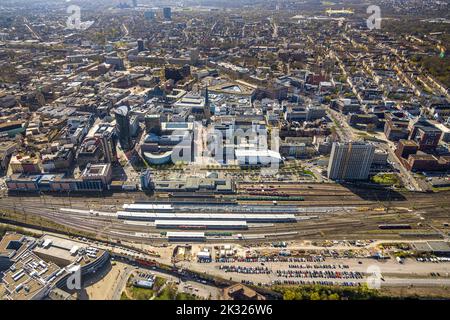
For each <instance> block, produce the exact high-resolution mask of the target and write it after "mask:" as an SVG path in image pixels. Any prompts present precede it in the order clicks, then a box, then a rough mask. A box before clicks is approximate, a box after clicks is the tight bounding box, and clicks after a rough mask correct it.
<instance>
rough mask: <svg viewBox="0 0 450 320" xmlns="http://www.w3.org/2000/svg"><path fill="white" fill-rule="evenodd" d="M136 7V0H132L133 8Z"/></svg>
mask: <svg viewBox="0 0 450 320" xmlns="http://www.w3.org/2000/svg"><path fill="white" fill-rule="evenodd" d="M136 7H137V0H133V8H136Z"/></svg>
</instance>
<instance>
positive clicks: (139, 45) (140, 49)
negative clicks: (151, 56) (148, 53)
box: [137, 39, 145, 52]
mask: <svg viewBox="0 0 450 320" xmlns="http://www.w3.org/2000/svg"><path fill="white" fill-rule="evenodd" d="M137 45H138V52H142V51H145V46H144V40H142V39H139V40H138V41H137Z"/></svg>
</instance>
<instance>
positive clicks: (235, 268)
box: [219, 266, 271, 274]
mask: <svg viewBox="0 0 450 320" xmlns="http://www.w3.org/2000/svg"><path fill="white" fill-rule="evenodd" d="M219 269H220V270H224V271H225V272H236V273H250V274H270V273H271V271H270V270H269V268H267V267H241V266H219Z"/></svg>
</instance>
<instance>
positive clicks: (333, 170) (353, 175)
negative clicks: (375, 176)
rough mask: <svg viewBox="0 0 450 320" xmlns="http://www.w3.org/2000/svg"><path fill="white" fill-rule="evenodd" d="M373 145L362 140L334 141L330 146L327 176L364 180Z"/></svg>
mask: <svg viewBox="0 0 450 320" xmlns="http://www.w3.org/2000/svg"><path fill="white" fill-rule="evenodd" d="M374 152H375V147H374V146H373V145H371V144H367V143H362V142H335V143H333V146H332V148H331V157H330V162H329V164H328V178H329V179H332V180H365V179H367V178H368V176H369V170H370V166H371V165H372V161H373V157H374Z"/></svg>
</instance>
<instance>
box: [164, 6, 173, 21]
mask: <svg viewBox="0 0 450 320" xmlns="http://www.w3.org/2000/svg"><path fill="white" fill-rule="evenodd" d="M163 16H164V19H166V20H172V9H171V8H170V7H166V8H163Z"/></svg>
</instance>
